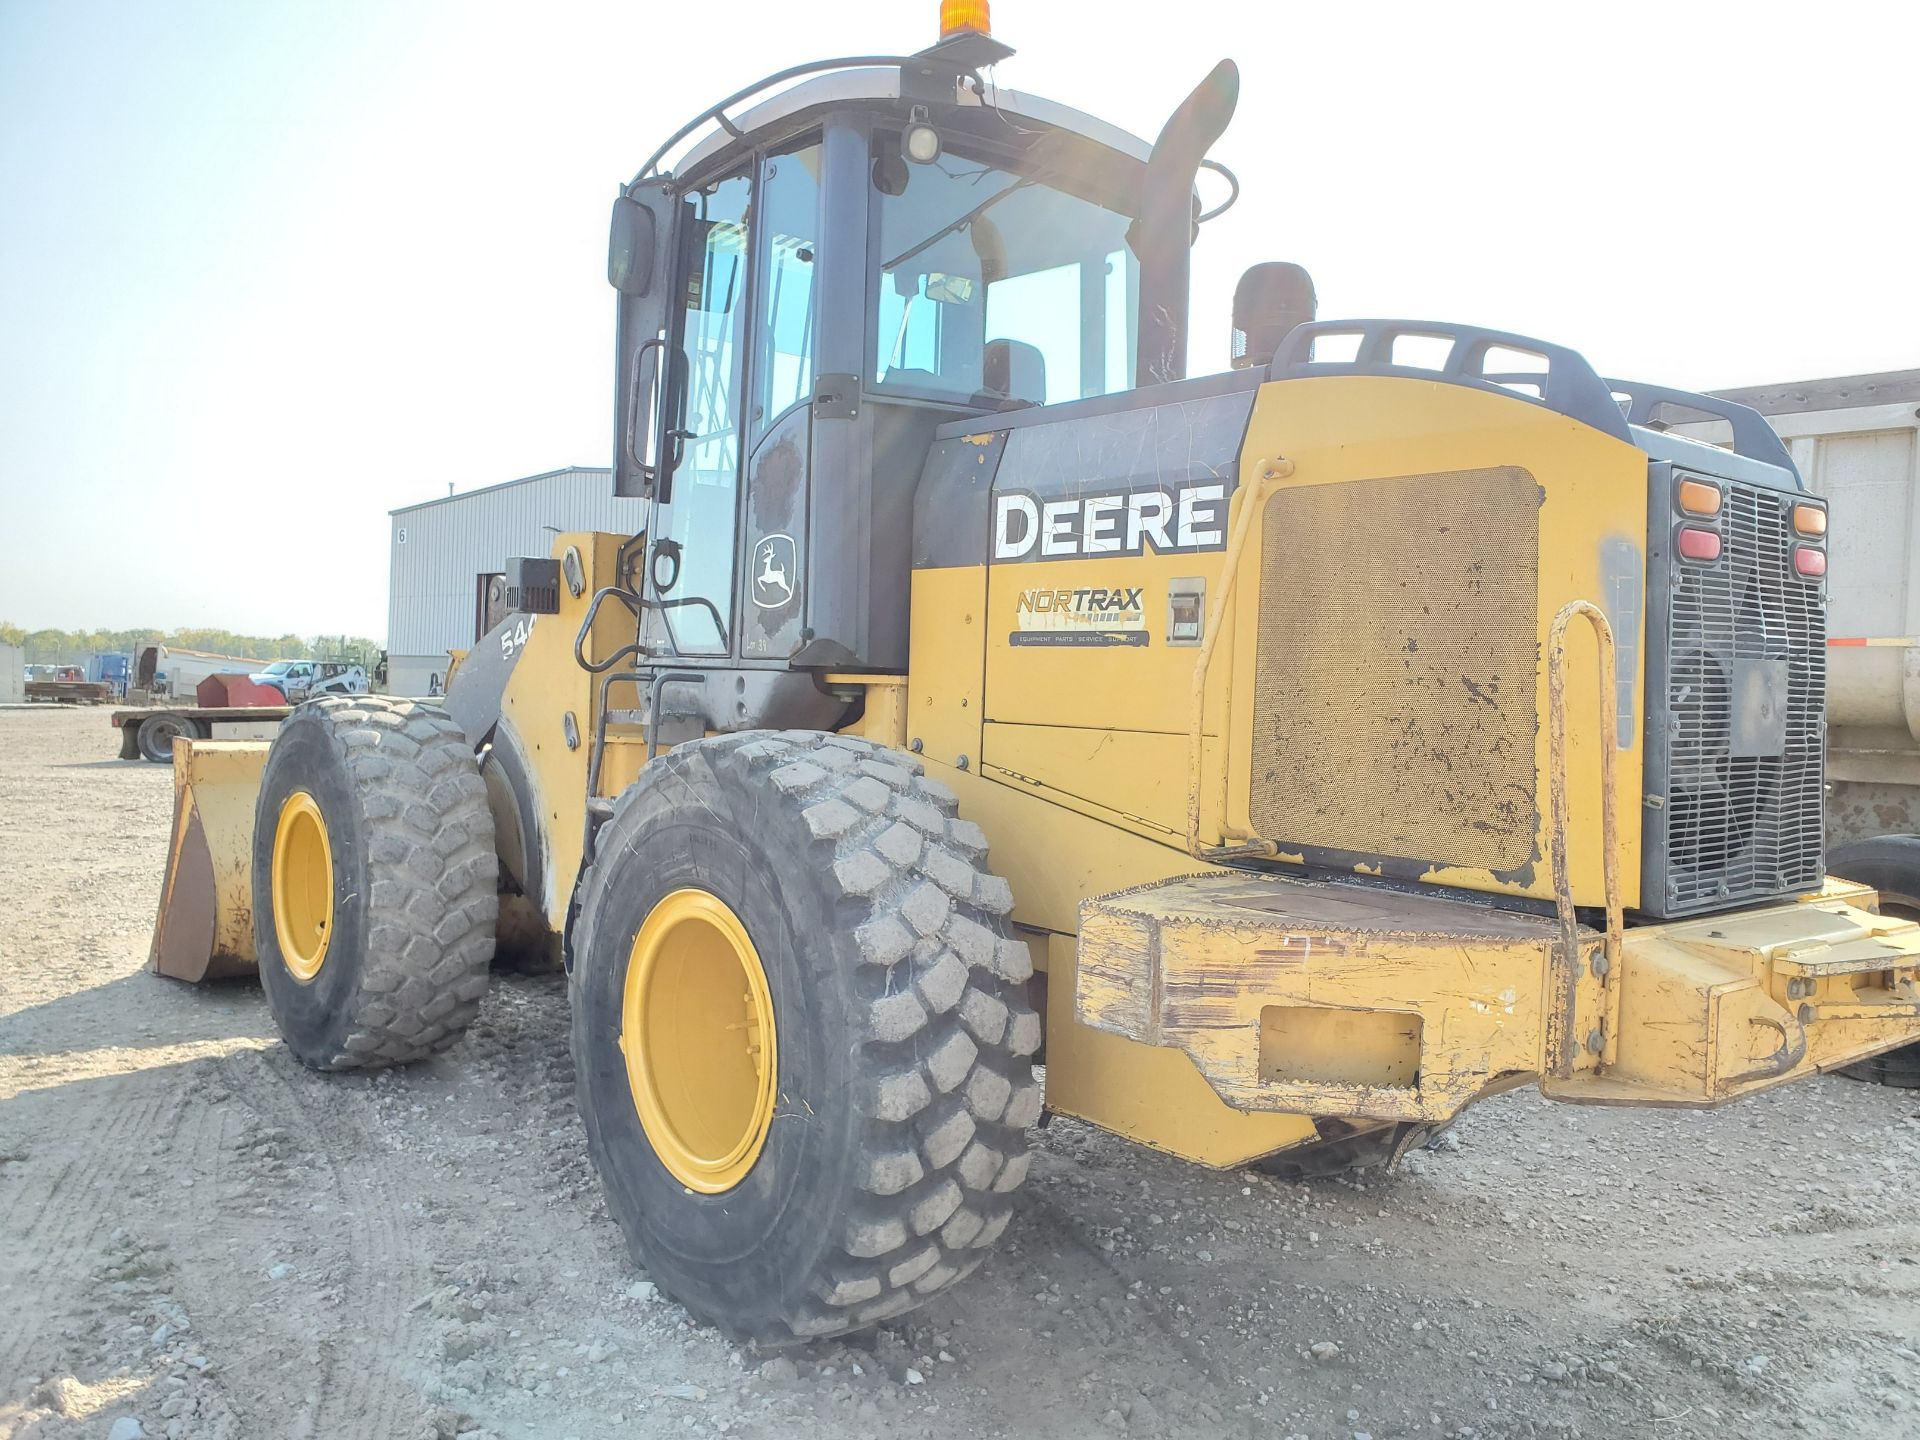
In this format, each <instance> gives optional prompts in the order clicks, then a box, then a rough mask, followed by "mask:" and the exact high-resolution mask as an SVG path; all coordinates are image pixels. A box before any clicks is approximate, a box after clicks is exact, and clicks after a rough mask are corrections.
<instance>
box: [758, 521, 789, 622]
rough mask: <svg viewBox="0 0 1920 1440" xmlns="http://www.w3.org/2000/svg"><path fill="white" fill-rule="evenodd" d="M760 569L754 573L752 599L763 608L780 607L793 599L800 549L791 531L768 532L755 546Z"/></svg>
mask: <svg viewBox="0 0 1920 1440" xmlns="http://www.w3.org/2000/svg"><path fill="white" fill-rule="evenodd" d="M755 552H756V553H757V554H758V555H759V557H760V569H759V571H758V572H757V573H756V574H755V575H754V577H753V603H754V604H756V605H758V606H759V607H760V608H761V609H762V610H778V609H779V608H780V607H781V606H782V605H785V604H786V603H787V602H788V601H789V600H791V599H793V580H792V578H791V577H792V575H793V570H794V568H795V561H796V559H797V550H796V547H795V546H794V543H793V537H792V536H791V535H768V536H766V537H764V538H763V539H762V540H761V541H760V543H759V544H758V545H757V546H756V547H755Z"/></svg>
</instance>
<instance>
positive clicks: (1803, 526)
mask: <svg viewBox="0 0 1920 1440" xmlns="http://www.w3.org/2000/svg"><path fill="white" fill-rule="evenodd" d="M1793 528H1794V529H1795V530H1798V531H1799V532H1800V533H1801V534H1802V535H1824V534H1826V533H1827V512H1826V511H1825V510H1824V509H1822V508H1821V507H1820V506H1818V505H1796V506H1794V507H1793Z"/></svg>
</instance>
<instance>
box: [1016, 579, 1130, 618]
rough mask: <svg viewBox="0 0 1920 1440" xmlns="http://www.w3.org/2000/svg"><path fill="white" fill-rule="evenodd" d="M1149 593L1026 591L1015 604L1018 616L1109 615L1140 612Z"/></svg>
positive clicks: (1123, 590)
mask: <svg viewBox="0 0 1920 1440" xmlns="http://www.w3.org/2000/svg"><path fill="white" fill-rule="evenodd" d="M1145 593H1146V591H1145V590H1143V589H1141V588H1140V587H1138V586H1135V587H1131V588H1127V587H1115V588H1114V589H1111V590H1104V589H1100V588H1097V587H1096V588H1090V589H1086V590H1022V591H1021V592H1020V598H1019V599H1018V600H1017V601H1015V602H1014V607H1013V608H1014V613H1015V614H1020V613H1021V612H1023V611H1027V612H1031V613H1033V614H1036V615H1049V614H1054V615H1095V616H1098V615H1105V614H1108V613H1110V612H1112V611H1116V610H1117V611H1121V612H1123V613H1125V612H1134V613H1138V612H1139V611H1140V610H1142V609H1143V608H1144V607H1143V606H1142V605H1141V603H1140V597H1141V596H1142V595H1144V594H1145Z"/></svg>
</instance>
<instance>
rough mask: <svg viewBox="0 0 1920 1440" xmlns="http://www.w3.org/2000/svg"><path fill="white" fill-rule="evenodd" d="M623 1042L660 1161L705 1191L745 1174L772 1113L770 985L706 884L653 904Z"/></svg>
mask: <svg viewBox="0 0 1920 1440" xmlns="http://www.w3.org/2000/svg"><path fill="white" fill-rule="evenodd" d="M620 1050H621V1053H622V1054H623V1055H624V1056H625V1058H626V1062H627V1083H628V1085H629V1087H630V1089H631V1090H632V1093H633V1104H634V1109H635V1110H636V1111H637V1112H638V1113H639V1116H640V1125H641V1128H642V1129H643V1130H645V1131H646V1135H647V1140H648V1142H649V1143H650V1144H651V1145H652V1147H653V1151H654V1154H655V1155H656V1156H658V1157H659V1160H660V1163H661V1164H662V1165H664V1166H666V1168H667V1170H668V1171H669V1172H670V1173H671V1174H672V1175H673V1177H674V1179H676V1180H678V1181H679V1182H680V1183H681V1184H682V1185H684V1186H686V1187H687V1188H688V1189H689V1190H693V1191H696V1192H698V1193H700V1194H703V1195H718V1194H720V1193H722V1192H724V1191H727V1190H731V1189H732V1188H733V1187H734V1186H736V1185H738V1184H739V1183H740V1182H741V1181H742V1180H744V1179H745V1178H746V1177H747V1173H748V1172H749V1171H750V1170H752V1169H753V1166H754V1162H755V1161H757V1160H758V1159H759V1158H760V1152H761V1150H762V1149H763V1148H764V1147H765V1145H766V1140H767V1131H768V1128H769V1127H770V1126H771V1125H772V1123H773V1112H774V1099H775V1083H776V1081H777V1078H778V1054H777V1051H776V1049H775V1043H774V1021H773V994H772V991H771V990H770V989H769V988H768V985H767V973H766V970H765V969H764V968H763V967H762V966H761V964H760V955H759V952H758V951H757V950H756V949H755V948H754V944H753V941H752V939H751V938H750V937H749V936H748V935H747V930H746V927H745V926H744V925H742V924H741V923H740V917H739V916H737V915H735V914H734V913H733V911H732V909H730V908H729V907H728V906H727V904H726V903H725V902H724V901H722V900H720V899H719V898H718V897H716V896H713V895H710V894H708V893H707V892H706V891H704V890H693V889H686V890H676V891H674V892H673V893H672V894H670V895H668V896H666V897H665V898H663V899H662V900H661V901H660V903H659V904H657V905H655V906H654V907H653V910H652V911H651V912H650V913H649V914H648V916H647V918H646V921H645V922H644V923H643V924H642V925H641V926H640V933H639V934H637V935H636V936H634V940H633V949H632V951H631V953H630V954H629V956H628V958H627V974H626V982H625V989H624V994H623V996H622V1005H621V1021H620Z"/></svg>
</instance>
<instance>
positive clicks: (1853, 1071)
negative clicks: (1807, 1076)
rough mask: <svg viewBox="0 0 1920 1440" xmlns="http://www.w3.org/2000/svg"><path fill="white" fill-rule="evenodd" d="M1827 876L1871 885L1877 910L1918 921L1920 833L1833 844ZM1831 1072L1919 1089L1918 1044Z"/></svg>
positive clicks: (1828, 860) (1919, 1064) (1919, 910)
mask: <svg viewBox="0 0 1920 1440" xmlns="http://www.w3.org/2000/svg"><path fill="white" fill-rule="evenodd" d="M1827 873H1828V874H1830V875H1838V876H1841V877H1842V878H1844V879H1847V880H1853V881H1856V882H1857V883H1859V884H1861V885H1871V886H1873V888H1874V889H1875V890H1878V891H1879V892H1880V911H1881V913H1882V914H1884V915H1901V916H1904V917H1906V918H1907V919H1909V920H1920V835H1881V836H1878V837H1876V838H1874V839H1872V840H1856V841H1854V842H1853V843H1852V844H1850V845H1840V846H1836V847H1835V848H1834V849H1833V850H1832V851H1831V852H1829V854H1828V855H1827ZM1834 1073H1836V1074H1839V1075H1844V1076H1846V1077H1847V1078H1848V1079H1849V1080H1866V1081H1870V1082H1871V1083H1873V1084H1875V1085H1892V1086H1894V1087H1896V1088H1898V1089H1901V1090H1920V1045H1902V1046H1901V1047H1900V1048H1899V1049H1898V1050H1889V1051H1887V1053H1886V1054H1884V1055H1875V1056H1872V1057H1871V1058H1869V1059H1866V1060H1861V1061H1857V1062H1856V1063H1854V1064H1852V1065H1842V1066H1841V1067H1840V1068H1839V1069H1838V1070H1837V1071H1835V1072H1834Z"/></svg>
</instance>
